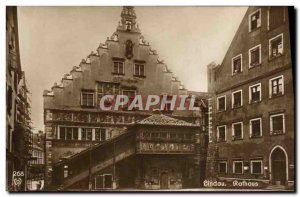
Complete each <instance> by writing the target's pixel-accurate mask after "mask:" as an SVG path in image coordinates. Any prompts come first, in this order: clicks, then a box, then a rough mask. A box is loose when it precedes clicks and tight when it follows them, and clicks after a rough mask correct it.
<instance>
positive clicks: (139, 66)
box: [133, 63, 146, 77]
mask: <svg viewBox="0 0 300 197" xmlns="http://www.w3.org/2000/svg"><path fill="white" fill-rule="evenodd" d="M136 66H138V68H139V73H136V72H135V70H136ZM141 66H143V67H144V72H143V75H141ZM133 75H134V76H135V77H145V76H146V75H145V64H141V63H134V69H133Z"/></svg>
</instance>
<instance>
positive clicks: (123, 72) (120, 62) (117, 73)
mask: <svg viewBox="0 0 300 197" xmlns="http://www.w3.org/2000/svg"><path fill="white" fill-rule="evenodd" d="M115 63H118V72H115ZM120 64H122V65H123V66H122V68H123V70H122V73H121V72H120ZM113 74H115V75H125V63H124V61H120V60H114V61H113Z"/></svg>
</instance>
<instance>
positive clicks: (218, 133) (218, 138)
mask: <svg viewBox="0 0 300 197" xmlns="http://www.w3.org/2000/svg"><path fill="white" fill-rule="evenodd" d="M220 127H224V128H225V139H224V141H220V130H219V129H220ZM217 142H227V127H226V125H220V126H217Z"/></svg>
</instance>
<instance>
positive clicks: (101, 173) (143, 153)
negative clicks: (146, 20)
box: [43, 6, 207, 190]
mask: <svg viewBox="0 0 300 197" xmlns="http://www.w3.org/2000/svg"><path fill="white" fill-rule="evenodd" d="M105 95H127V96H128V97H129V100H130V101H132V100H133V99H134V97H135V96H136V95H141V97H142V100H144V101H145V100H146V98H147V96H148V95H159V96H160V97H164V96H167V98H170V97H169V96H171V95H187V96H188V98H187V100H190V99H191V95H195V96H196V102H195V107H200V110H198V111H189V110H183V111H176V110H173V111H171V110H169V109H170V108H169V107H170V106H169V105H167V106H165V108H163V109H161V108H160V107H159V104H158V105H157V106H155V107H152V108H150V110H144V111H140V110H128V105H126V106H123V107H122V108H120V109H118V110H105V111H104V110H101V109H100V108H99V102H100V100H101V98H102V97H103V96H105ZM43 98H44V122H45V134H46V136H45V146H46V149H45V164H46V167H45V168H46V169H45V175H46V177H45V181H46V189H47V190H51V189H62V190H75V189H78V190H87V189H89V190H102V189H116V188H146V189H175V188H191V187H200V184H201V182H202V181H201V179H204V176H205V175H204V173H205V171H204V170H205V164H206V160H205V159H206V145H207V134H206V126H205V123H206V122H207V119H205V115H207V102H206V98H207V94H206V93H199V92H197V93H195V92H190V91H188V90H187V89H185V88H184V86H183V85H182V84H181V82H180V81H179V80H178V78H177V77H175V76H174V74H173V73H172V71H171V70H170V69H169V68H168V67H167V65H166V64H165V63H164V61H163V60H160V59H159V57H158V54H157V52H156V50H153V49H151V47H150V44H149V43H148V42H147V41H146V40H145V38H144V37H143V36H142V34H141V31H140V29H139V26H138V25H137V22H136V14H135V11H134V8H133V7H131V6H125V7H123V10H122V13H121V21H120V22H119V25H118V26H117V30H116V32H114V33H113V34H112V36H110V37H108V38H107V40H106V42H105V43H104V44H100V45H99V47H98V48H97V50H96V51H95V52H92V53H91V54H90V55H88V57H87V58H85V59H83V60H82V61H81V62H80V64H79V65H78V66H74V67H73V68H72V70H71V71H70V73H69V74H66V75H64V77H63V78H62V80H61V83H59V84H58V83H55V84H54V85H53V87H52V88H51V90H45V91H44V94H43ZM112 102H113V101H112V100H106V101H105V102H104V104H105V105H109V104H111V103H112ZM155 111H156V113H154V112H155Z"/></svg>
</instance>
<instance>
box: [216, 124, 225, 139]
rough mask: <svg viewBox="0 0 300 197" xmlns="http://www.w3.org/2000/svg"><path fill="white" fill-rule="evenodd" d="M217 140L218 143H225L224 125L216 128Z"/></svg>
mask: <svg viewBox="0 0 300 197" xmlns="http://www.w3.org/2000/svg"><path fill="white" fill-rule="evenodd" d="M217 140H218V142H225V141H226V125H223V126H218V127H217Z"/></svg>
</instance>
